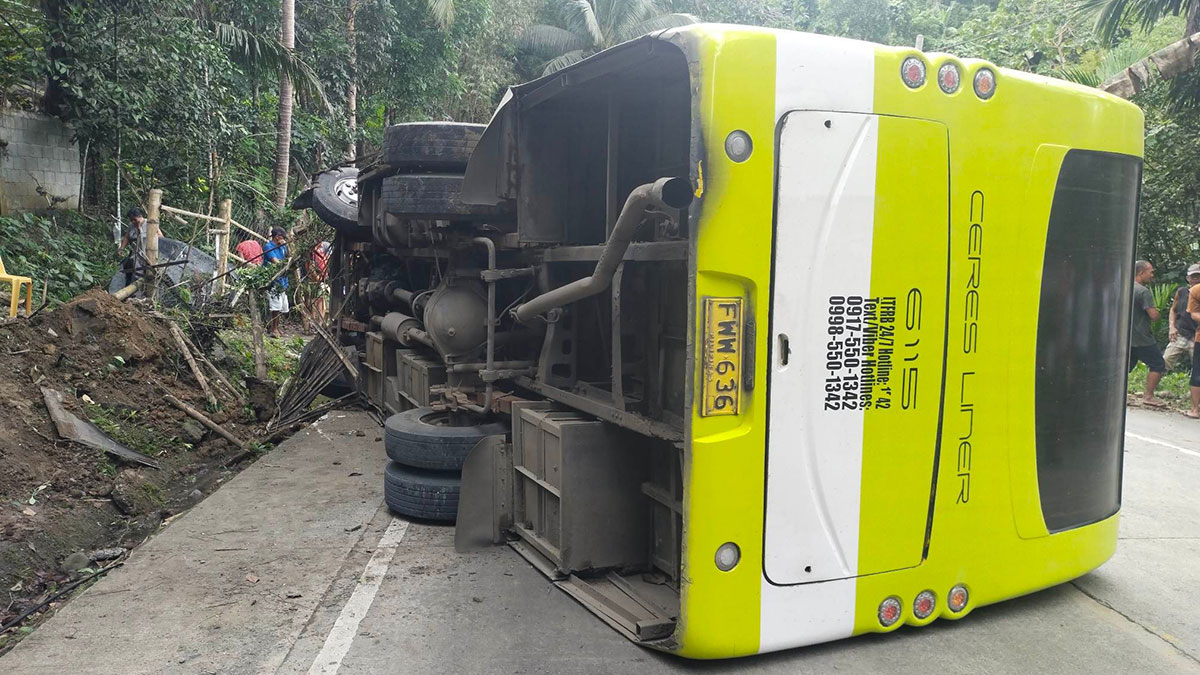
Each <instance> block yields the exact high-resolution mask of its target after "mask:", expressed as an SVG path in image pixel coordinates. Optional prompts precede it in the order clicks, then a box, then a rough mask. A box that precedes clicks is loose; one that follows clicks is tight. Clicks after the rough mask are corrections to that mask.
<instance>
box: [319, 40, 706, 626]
mask: <svg viewBox="0 0 1200 675" xmlns="http://www.w3.org/2000/svg"><path fill="white" fill-rule="evenodd" d="M656 51H657V52H658V53H652V52H656ZM691 115H692V112H691V99H690V89H689V80H688V70H687V65H686V63H685V61H684V58H683V55H682V54H681V53H680V52H679V51H678V50H676V49H675V48H673V47H671V46H669V45H666V44H663V43H658V44H655V43H653V42H649V43H643V44H642V46H641V47H640V48H639V49H637V50H625V52H623V53H622V56H621V58H616V59H604V60H600V61H599V62H598V63H596V64H594V67H588V68H577V69H573V70H572V71H571V76H570V77H569V78H567V77H562V78H545V79H543V80H539V81H538V82H535V83H531V84H529V85H524V86H522V87H520V88H518V89H517V90H514V94H513V95H512V97H511V99H510V100H509V101H508V102H507V103H506V104H505V105H503V107H502V109H501V110H500V111H499V112H498V114H497V117H496V119H494V120H493V123H492V124H491V125H490V126H489V127H487V132H486V133H483V130H484V127H483V126H482V125H460V124H442V123H428V124H409V125H398V126H396V127H392V128H390V129H389V130H388V135H387V137H386V139H385V146H384V149H383V153H382V155H381V158H380V162H379V163H377V164H375V165H373V166H370V167H364V168H363V169H362V170H361V172H360V173H359V174H358V178H357V184H358V193H359V197H358V204H359V209H358V210H359V213H358V218H357V219H356V220H354V221H349V220H348V219H343V220H342V221H338V220H337V219H336V218H335V219H333V222H332V223H331V224H334V225H335V227H336V228H337V229H338V246H337V251H338V255H336V256H335V260H334V262H333V266H332V269H331V276H332V278H333V279H334V281H335V283H334V288H333V295H334V301H333V308H332V309H333V313H334V316H335V317H338V319H337V328H338V329H339V331H340V339H341V341H342V343H343V344H344V345H346V346H347V350H348V352H349V353H357V355H358V358H359V359H360V361H361V373H362V380H361V382H362V389H363V392H364V394H365V396H366V398H367V399H368V400H369V402H370V403H371V404H372V405H374V406H376V407H378V408H379V409H380V410H381V411H383V412H384V413H385V414H386V415H387V416H390V417H389V422H388V425H387V428H388V437H387V441H388V444H389V455H390V456H391V457H392V460H393V464H392V465H390V466H389V473H388V483H387V486H386V487H387V488H388V490H389V491H390V492H389V505H390V506H392V508H393V510H396V511H398V512H400V513H405V514H407V515H412V516H417V517H432V518H437V519H453V518H454V515H455V511H457V521H458V532H457V540H458V545H459V547H460V548H463V549H467V548H472V547H475V546H481V545H491V544H494V543H503V542H508V543H510V544H511V546H512V547H513V548H514V549H516V550H517V551H518V552H519V553H520V554H521V555H523V556H524V557H526V558H528V559H529V560H530V562H532V563H533V564H534V565H535V566H536V567H537V568H538V569H540V570H541V571H543V572H544V573H545V574H546V575H547V576H549V577H550V578H552V579H554V580H555V581H556V582H557V583H559V584H560V585H561V586H562V588H563V589H564V590H566V591H568V592H569V593H571V594H572V595H573V596H574V597H575V598H577V599H578V600H579V601H580V602H582V603H583V604H585V605H587V606H588V607H589V608H591V609H592V610H593V611H594V612H595V613H596V614H598V615H599V616H600V617H601V618H602V619H604V620H605V621H606V622H608V623H609V624H611V625H612V626H613V627H614V628H617V629H618V630H620V631H621V632H623V633H625V634H626V635H627V636H629V637H631V638H633V639H635V640H638V641H654V640H662V639H665V638H668V637H669V636H670V635H671V634H672V633H673V631H674V626H675V622H676V619H677V617H678V612H679V583H680V566H681V560H680V549H681V534H682V527H683V525H682V511H683V509H682V498H683V487H682V466H683V439H684V420H685V418H686V416H687V410H686V406H687V405H688V403H687V400H686V397H685V391H687V389H688V387H687V380H688V378H689V374H688V363H689V359H688V352H689V350H690V349H691V340H690V339H689V336H690V335H691V333H692V331H691V329H690V327H689V324H688V321H689V316H688V306H689V272H688V270H689V257H690V255H691V253H690V252H691V242H690V235H691V232H690V229H689V228H690V221H689V214H688V209H687V207H688V205H689V204H690V202H691V201H692V192H693V187H692V185H691V183H690V182H689V181H688V180H687V178H686V176H687V175H688V170H687V168H688V163H689V155H690V152H691V147H692V137H691ZM481 135H482V140H481V139H480V137H481ZM471 152H474V153H475V158H473V159H471V166H470V168H468V167H467V158H468V156H470V154H471ZM479 195H483V196H482V198H480V197H479ZM468 198H470V199H471V200H472V201H473V202H475V203H469V202H468V201H467V199H468ZM322 215H323V216H324V215H325V214H324V213H322ZM351 347H352V349H351ZM401 413H402V414H403V415H399V414H401ZM400 417H404V419H405V420H406V421H405V422H404V423H403V424H401V423H400V422H395V423H393V421H392V420H396V419H399V418H400ZM497 423H499V424H497ZM439 438H441V439H442V440H444V438H452V439H454V440H453V441H447V442H453V443H455V444H457V445H456V447H457V448H459V450H458V452H459V455H460V456H459V457H458V458H457V459H456V460H451V461H449V462H448V463H447V462H444V461H441V460H439V461H435V462H426V461H425V460H424V459H423V458H422V457H421V456H419V453H418V450H420V449H421V448H422V447H424V448H426V449H427V448H428V447H430V446H431V445H436V444H437V443H438V442H441V441H439ZM463 439H469V440H467V441H464V440H463ZM464 443H470V444H471V446H473V447H474V448H475V451H474V452H473V453H471V454H470V456H469V458H468V457H467V456H466V452H465V450H469V449H470V447H465V449H464ZM406 444H408V445H406ZM414 448H416V449H415V450H414ZM464 465H465V466H464ZM431 467H436V468H431ZM460 471H461V482H460V478H459V475H460ZM447 486H448V487H447ZM442 488H444V489H442ZM392 497H394V499H393V498H392ZM451 502H453V504H452V503H451ZM439 505H440V506H441V507H453V508H442V509H441V510H438V508H437V507H438V506H439Z"/></svg>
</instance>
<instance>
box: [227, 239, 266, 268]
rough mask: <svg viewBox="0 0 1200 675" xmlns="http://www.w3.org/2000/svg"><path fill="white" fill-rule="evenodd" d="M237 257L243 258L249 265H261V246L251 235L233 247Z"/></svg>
mask: <svg viewBox="0 0 1200 675" xmlns="http://www.w3.org/2000/svg"><path fill="white" fill-rule="evenodd" d="M234 252H236V253H237V255H238V257H239V258H241V259H242V260H245V261H246V263H247V264H249V265H261V264H262V255H263V247H262V244H259V243H258V240H257V239H255V238H253V237H251V238H249V239H247V240H245V241H243V242H242V243H240V244H238V245H237V248H235V249H234Z"/></svg>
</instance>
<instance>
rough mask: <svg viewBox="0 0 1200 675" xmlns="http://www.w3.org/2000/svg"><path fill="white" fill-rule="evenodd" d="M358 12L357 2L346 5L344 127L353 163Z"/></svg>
mask: <svg viewBox="0 0 1200 675" xmlns="http://www.w3.org/2000/svg"><path fill="white" fill-rule="evenodd" d="M357 12H358V0H347V3H346V43H347V44H348V45H349V47H350V55H349V56H350V58H349V66H350V67H349V68H348V70H349V78H348V79H349V82H348V83H347V84H346V127H347V128H348V129H349V131H350V142H349V143H348V144H347V145H346V159H347V160H350V161H354V159H355V157H356V156H357V155H358V153H357V152H356V147H357V145H356V141H357V139H358V32H357V31H356V30H355V29H354V15H355V14H356V13H357Z"/></svg>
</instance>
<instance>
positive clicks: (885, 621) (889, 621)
mask: <svg viewBox="0 0 1200 675" xmlns="http://www.w3.org/2000/svg"><path fill="white" fill-rule="evenodd" d="M903 609H904V608H903V606H901V604H900V598H897V597H896V596H894V595H893V596H891V597H890V598H885V599H884V601H883V602H881V603H879V623H880V624H881V625H882V626H883V627H884V628H887V627H889V626H893V625H895V623H896V622H897V621H899V620H900V614H901V612H902V610H903Z"/></svg>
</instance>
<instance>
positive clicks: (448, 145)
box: [381, 122, 485, 173]
mask: <svg viewBox="0 0 1200 675" xmlns="http://www.w3.org/2000/svg"><path fill="white" fill-rule="evenodd" d="M484 128H485V127H484V125H482V124H464V123H461V122H413V123H410V124H394V125H392V126H390V127H388V128H386V129H384V131H383V152H382V157H381V162H382V163H383V164H386V165H388V166H389V167H391V168H392V169H393V170H396V171H401V172H404V173H409V172H415V171H458V172H461V171H464V170H466V168H467V160H468V159H470V157H471V151H472V150H474V149H475V144H476V143H478V142H479V137H480V136H481V135H482V134H483V130H484Z"/></svg>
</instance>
